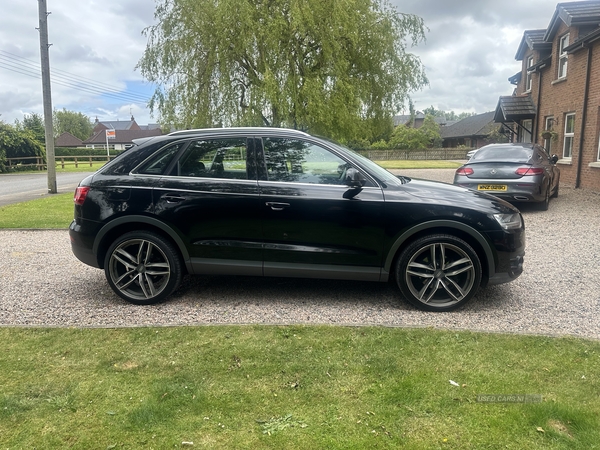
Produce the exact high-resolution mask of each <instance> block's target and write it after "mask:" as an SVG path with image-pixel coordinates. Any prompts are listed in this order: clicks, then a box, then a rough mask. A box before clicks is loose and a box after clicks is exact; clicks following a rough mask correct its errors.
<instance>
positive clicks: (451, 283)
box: [395, 234, 481, 311]
mask: <svg viewBox="0 0 600 450" xmlns="http://www.w3.org/2000/svg"><path fill="white" fill-rule="evenodd" d="M395 275H396V282H397V283H398V287H399V288H400V291H401V292H402V295H403V296H404V297H405V298H406V299H407V300H408V301H409V302H410V303H411V304H413V305H414V306H416V307H417V308H419V309H422V310H425V311H451V310H453V309H456V308H458V307H460V306H462V305H464V304H465V303H467V302H468V301H469V300H470V299H471V298H472V297H473V296H474V295H475V292H477V289H478V288H479V285H480V284H481V262H480V261H479V257H478V256H477V253H476V252H475V250H473V248H472V247H471V246H470V245H469V244H468V243H467V242H465V241H463V240H462V239H459V238H457V237H456V236H452V235H447V234H433V235H429V236H425V237H421V238H419V239H417V240H416V241H414V242H412V243H411V244H410V245H408V247H406V248H405V249H404V250H403V251H402V253H401V254H400V256H399V257H398V260H397V263H396V273H395Z"/></svg>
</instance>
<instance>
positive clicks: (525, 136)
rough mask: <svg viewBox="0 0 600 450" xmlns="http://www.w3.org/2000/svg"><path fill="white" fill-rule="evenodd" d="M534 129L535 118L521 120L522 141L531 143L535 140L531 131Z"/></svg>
mask: <svg viewBox="0 0 600 450" xmlns="http://www.w3.org/2000/svg"><path fill="white" fill-rule="evenodd" d="M532 131H533V120H532V119H525V120H522V121H521V142H524V143H528V144H530V143H531V141H532V140H533V137H532V136H531V132H532Z"/></svg>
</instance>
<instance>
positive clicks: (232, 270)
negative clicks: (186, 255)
mask: <svg viewBox="0 0 600 450" xmlns="http://www.w3.org/2000/svg"><path fill="white" fill-rule="evenodd" d="M190 266H191V269H192V273H193V274H195V275H237V276H250V277H260V276H262V274H263V268H262V262H261V261H258V262H257V261H242V260H236V259H205V258H191V260H190Z"/></svg>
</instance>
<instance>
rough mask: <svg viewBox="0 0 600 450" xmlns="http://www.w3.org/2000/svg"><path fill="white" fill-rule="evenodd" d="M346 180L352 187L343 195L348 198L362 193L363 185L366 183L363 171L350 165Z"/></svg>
mask: <svg viewBox="0 0 600 450" xmlns="http://www.w3.org/2000/svg"><path fill="white" fill-rule="evenodd" d="M344 181H345V183H346V186H348V187H349V188H350V189H348V190H347V191H346V192H344V195H343V197H344V198H345V199H348V200H350V199H353V198H354V197H356V196H357V195H358V194H360V192H361V191H362V187H363V186H364V185H365V182H366V180H365V178H364V177H363V176H362V175H361V173H360V172H359V171H358V170H356V169H354V168H352V167H350V168H349V169H348V170H347V171H346V179H345V180H344Z"/></svg>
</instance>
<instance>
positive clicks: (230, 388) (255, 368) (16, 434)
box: [0, 326, 600, 450]
mask: <svg viewBox="0 0 600 450" xmlns="http://www.w3.org/2000/svg"><path fill="white" fill-rule="evenodd" d="M0 339H1V340H2V343H3V344H2V347H3V351H2V352H0V385H1V386H2V391H1V392H0V447H1V448H102V449H106V448H131V449H133V448H156V449H164V448H179V447H181V446H185V445H184V444H183V443H184V442H193V443H194V447H195V448H211V449H215V448H216V449H219V448H222V449H231V448H247V449H255V448H273V449H280V448H288V449H321V448H323V449H324V448H327V449H335V448H340V449H341V448H356V449H364V448H390V449H391V448H411V449H430V448H439V449H464V448H467V447H469V448H476V449H482V448H486V449H496V448H498V449H500V448H502V449H586V450H587V449H592V448H598V447H599V446H600V401H599V400H600V399H599V398H598V396H599V392H600V382H599V378H598V374H599V373H600V343H598V342H590V341H585V340H579V339H572V338H564V339H556V338H547V337H532V336H512V335H489V334H482V333H471V332H445V331H435V330H432V329H421V330H404V329H393V328H375V327H353V328H347V327H324V326H321V327H319V326H314V327H308V326H306V327H304V326H287V327H286V326H281V327H277V326H219V327H178V328H134V329H83V330H78V329H19V328H3V329H0ZM450 380H452V381H453V382H455V383H456V384H458V386H455V385H453V384H452V383H451V382H450ZM480 394H497V395H508V394H515V395H517V394H519V395H521V394H527V395H541V402H539V403H510V402H500V403H483V402H481V401H478V395H480ZM502 400H505V399H504V398H502Z"/></svg>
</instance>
